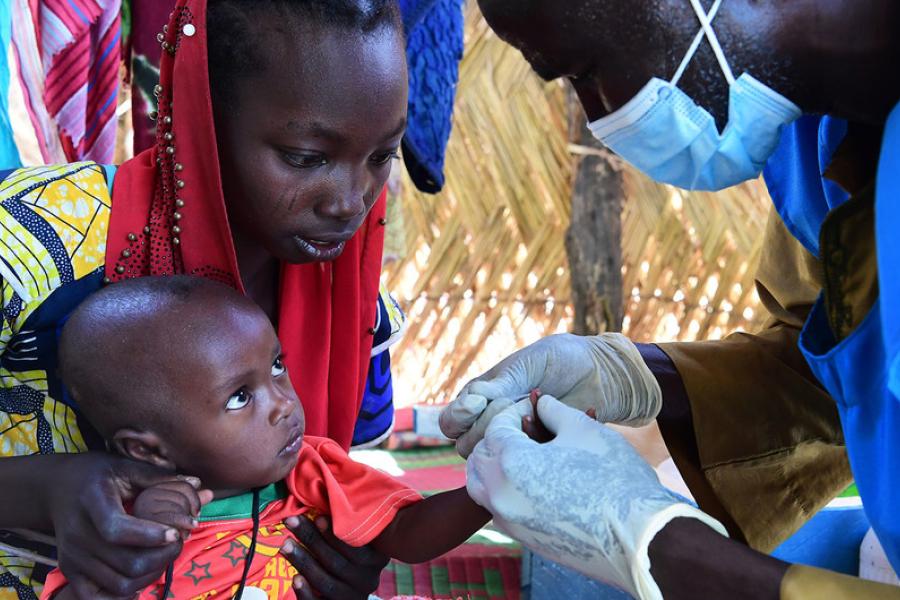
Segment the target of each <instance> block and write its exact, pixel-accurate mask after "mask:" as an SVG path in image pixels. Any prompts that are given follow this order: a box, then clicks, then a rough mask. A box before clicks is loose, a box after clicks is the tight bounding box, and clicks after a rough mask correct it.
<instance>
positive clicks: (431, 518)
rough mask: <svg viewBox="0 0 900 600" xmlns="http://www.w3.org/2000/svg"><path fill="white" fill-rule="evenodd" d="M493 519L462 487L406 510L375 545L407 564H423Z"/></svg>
mask: <svg viewBox="0 0 900 600" xmlns="http://www.w3.org/2000/svg"><path fill="white" fill-rule="evenodd" d="M490 520H491V513H489V512H488V511H486V510H485V509H483V508H481V507H480V506H478V505H477V504H475V502H474V501H473V500H472V499H471V498H470V497H469V493H468V492H467V491H466V488H459V489H457V490H453V491H451V492H444V493H442V494H435V495H434V496H430V497H428V498H426V499H424V500H422V501H421V502H416V503H415V504H412V505H410V506H408V507H406V508H404V509H403V510H401V511H400V512H398V513H397V516H396V517H395V518H394V520H393V521H391V524H390V525H388V526H387V528H386V529H385V530H384V531H382V532H381V534H380V535H379V536H378V537H377V538H375V541H373V542H372V546H373V547H374V548H375V549H376V550H378V551H379V552H381V553H382V554H386V555H387V556H390V557H392V558H396V559H398V560H402V561H403V562H406V563H421V562H425V561H428V560H432V559H434V558H437V557H438V556H441V555H442V554H446V553H447V552H449V551H450V550H452V549H454V548H456V547H457V546H459V545H460V544H462V543H463V542H465V541H466V540H467V539H469V538H470V537H472V535H474V534H475V533H476V532H477V531H478V530H479V529H481V528H482V527H484V525H485V524H486V523H487V522H488V521H490Z"/></svg>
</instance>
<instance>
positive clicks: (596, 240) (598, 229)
mask: <svg viewBox="0 0 900 600" xmlns="http://www.w3.org/2000/svg"><path fill="white" fill-rule="evenodd" d="M569 105H570V113H569V114H570V115H572V117H571V118H570V124H571V130H570V131H571V135H570V139H572V140H573V141H574V142H575V145H574V146H573V148H572V149H573V151H574V153H575V154H576V156H577V160H579V165H578V168H577V171H576V177H575V186H574V190H573V192H572V221H571V225H570V226H569V229H568V231H567V232H566V253H567V254H568V258H569V269H570V271H571V281H572V304H573V306H574V309H575V319H574V322H573V325H572V329H573V333H577V334H579V335H590V334H596V333H603V332H606V331H621V329H622V319H623V317H624V315H623V299H624V294H623V290H622V205H623V202H624V196H625V191H624V184H623V178H622V169H621V162H620V161H619V159H617V158H616V157H615V156H613V155H612V154H611V153H610V152H609V151H608V150H606V149H605V148H603V147H602V145H601V144H600V143H599V142H597V141H596V140H595V139H594V137H593V135H592V134H591V132H590V131H589V130H588V128H587V127H586V126H585V120H584V115H583V111H582V109H581V106H580V105H579V104H578V101H577V99H576V98H575V94H574V93H570V97H569Z"/></svg>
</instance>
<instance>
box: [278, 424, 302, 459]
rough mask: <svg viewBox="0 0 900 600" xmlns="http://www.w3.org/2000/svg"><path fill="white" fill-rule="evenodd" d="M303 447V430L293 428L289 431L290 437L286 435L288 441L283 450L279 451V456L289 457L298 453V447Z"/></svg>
mask: <svg viewBox="0 0 900 600" xmlns="http://www.w3.org/2000/svg"><path fill="white" fill-rule="evenodd" d="M302 445H303V429H302V428H300V427H295V428H293V429H291V432H290V435H288V441H287V443H286V444H285V445H284V448H282V449H281V452H279V453H278V454H279V455H282V456H291V455H294V454H296V453H298V452H300V447H301V446H302Z"/></svg>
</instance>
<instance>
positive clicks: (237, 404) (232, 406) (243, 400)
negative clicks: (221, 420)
mask: <svg viewBox="0 0 900 600" xmlns="http://www.w3.org/2000/svg"><path fill="white" fill-rule="evenodd" d="M251 399H252V396H251V395H250V392H248V391H247V390H245V389H243V388H242V389H239V390H238V391H236V392H235V393H233V394H232V395H231V396H230V397H229V398H228V402H226V403H225V410H241V409H242V408H245V407H246V406H247V405H248V404H250V400H251Z"/></svg>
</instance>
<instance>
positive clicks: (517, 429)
mask: <svg viewBox="0 0 900 600" xmlns="http://www.w3.org/2000/svg"><path fill="white" fill-rule="evenodd" d="M531 414H532V408H531V401H530V400H528V399H525V400H520V401H518V402H516V403H515V404H513V405H511V406H509V407H508V408H507V409H506V410H504V411H503V412H501V413H500V414H499V415H497V416H496V417H495V418H494V420H493V421H492V422H491V424H490V425H489V426H488V428H487V430H486V431H485V435H484V444H483V446H484V447H485V450H486V451H488V452H491V453H494V454H497V453H500V452H505V451H508V449H509V448H510V446H511V445H513V444H535V442H534V441H532V440H531V438H529V437H528V434H526V433H525V432H524V431H523V430H522V417H525V416H528V415H531Z"/></svg>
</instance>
